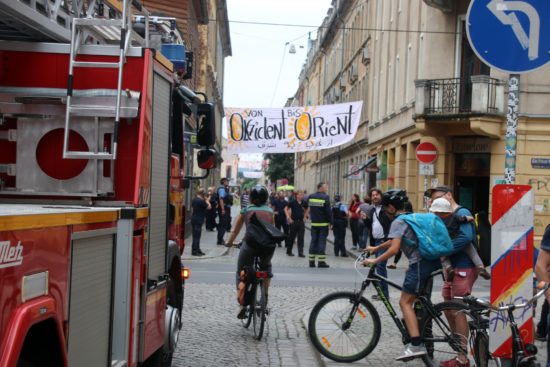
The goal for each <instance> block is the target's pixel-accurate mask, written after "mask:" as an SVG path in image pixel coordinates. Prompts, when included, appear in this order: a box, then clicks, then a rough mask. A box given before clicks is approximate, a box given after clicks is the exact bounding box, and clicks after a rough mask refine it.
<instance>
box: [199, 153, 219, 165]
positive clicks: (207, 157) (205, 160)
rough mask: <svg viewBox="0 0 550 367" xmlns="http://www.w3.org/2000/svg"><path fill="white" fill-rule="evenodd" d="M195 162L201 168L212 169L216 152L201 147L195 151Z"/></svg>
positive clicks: (215, 163)
mask: <svg viewBox="0 0 550 367" xmlns="http://www.w3.org/2000/svg"><path fill="white" fill-rule="evenodd" d="M197 163H198V165H199V167H200V168H202V169H214V168H216V165H217V163H218V162H217V157H216V152H215V151H214V150H212V149H201V150H199V151H198V153H197Z"/></svg>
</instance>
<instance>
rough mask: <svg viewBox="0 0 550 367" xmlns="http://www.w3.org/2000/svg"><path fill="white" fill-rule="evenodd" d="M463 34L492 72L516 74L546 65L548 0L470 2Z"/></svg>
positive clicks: (549, 58) (548, 52) (549, 27)
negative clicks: (499, 71) (465, 34)
mask: <svg viewBox="0 0 550 367" xmlns="http://www.w3.org/2000/svg"><path fill="white" fill-rule="evenodd" d="M466 30H467V34H468V40H469V41H470V45H471V46H472V49H473V50H474V52H475V53H476V54H477V56H478V57H479V58H480V59H481V60H483V61H484V62H485V63H486V64H488V65H489V66H491V67H493V68H496V69H500V70H502V71H505V72H508V73H511V74H515V73H517V74H520V73H526V72H529V71H532V70H535V69H537V68H540V67H542V66H544V65H546V64H547V63H549V62H550V0H521V1H520V0H472V2H471V3H470V7H469V9H468V19H467V25H466Z"/></svg>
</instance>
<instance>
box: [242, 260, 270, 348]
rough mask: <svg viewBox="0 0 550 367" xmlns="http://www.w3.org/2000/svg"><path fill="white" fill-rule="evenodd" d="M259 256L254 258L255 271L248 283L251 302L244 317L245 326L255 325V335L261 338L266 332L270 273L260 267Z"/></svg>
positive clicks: (258, 338)
mask: <svg viewBox="0 0 550 367" xmlns="http://www.w3.org/2000/svg"><path fill="white" fill-rule="evenodd" d="M258 261H259V258H255V259H254V268H253V269H254V272H253V274H250V280H249V282H248V284H247V287H249V288H248V289H247V293H248V294H250V295H251V297H250V302H249V304H248V306H246V308H247V310H246V317H245V318H244V319H242V320H241V321H242V323H243V326H244V327H245V328H248V327H249V326H250V324H252V325H253V329H254V337H255V338H256V339H257V340H261V339H262V336H263V334H264V329H265V322H266V320H267V315H268V312H269V311H268V309H267V288H268V282H269V273H267V272H265V271H260V270H259V267H258Z"/></svg>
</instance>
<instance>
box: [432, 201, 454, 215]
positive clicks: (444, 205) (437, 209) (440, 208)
mask: <svg viewBox="0 0 550 367" xmlns="http://www.w3.org/2000/svg"><path fill="white" fill-rule="evenodd" d="M452 212H453V208H452V207H451V203H449V200H447V199H445V198H437V199H435V200H434V201H433V203H432V206H430V213H452Z"/></svg>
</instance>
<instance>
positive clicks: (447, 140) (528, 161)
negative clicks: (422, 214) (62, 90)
mask: <svg viewBox="0 0 550 367" xmlns="http://www.w3.org/2000/svg"><path fill="white" fill-rule="evenodd" d="M504 135H505V122H504V120H503V119H501V118H483V117H480V118H470V119H467V120H465V121H437V122H427V121H425V120H417V121H416V126H414V127H411V129H409V130H408V131H405V132H402V133H401V134H400V135H399V136H393V137H389V138H387V139H385V140H383V141H380V142H378V143H376V144H371V145H370V146H369V151H370V152H371V153H375V154H376V161H377V162H376V163H377V171H378V172H377V173H376V181H375V182H372V183H370V184H369V185H370V186H372V185H373V184H375V185H376V186H378V187H380V188H382V189H383V190H387V189H389V188H393V187H400V188H405V189H406V190H407V191H408V193H409V196H410V199H411V201H412V203H413V205H414V207H415V210H419V211H420V210H425V209H426V202H425V199H424V198H423V193H424V191H425V190H426V189H427V188H430V187H434V186H438V185H447V186H450V187H451V188H452V189H453V191H454V193H455V197H456V199H457V201H458V202H459V203H460V204H461V205H463V206H465V207H468V208H470V209H471V210H473V212H480V211H486V212H488V213H490V212H491V191H492V188H493V187H494V185H496V184H499V183H504V164H505V162H504V161H505V158H504V157H505V156H504V152H505V139H504ZM421 142H431V143H433V144H434V145H435V146H436V148H437V151H438V155H437V159H436V161H435V162H434V166H433V174H426V175H423V174H422V173H423V172H420V171H419V162H418V161H417V159H416V147H417V146H418V144H420V143H421ZM548 158H550V120H548V119H534V118H520V122H519V126H518V142H517V163H516V172H517V176H516V183H517V184H523V185H530V186H532V187H533V190H534V193H535V235H536V236H541V235H542V232H543V230H544V228H545V227H546V225H548V224H549V223H550V165H547V162H548ZM424 173H425V172H424Z"/></svg>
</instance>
